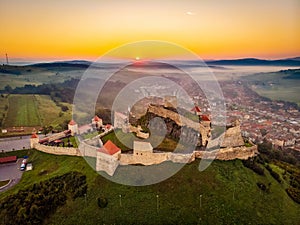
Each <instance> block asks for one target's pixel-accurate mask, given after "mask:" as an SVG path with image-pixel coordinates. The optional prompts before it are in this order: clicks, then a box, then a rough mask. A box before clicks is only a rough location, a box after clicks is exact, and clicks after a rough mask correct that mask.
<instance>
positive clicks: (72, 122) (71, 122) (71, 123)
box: [69, 120, 77, 125]
mask: <svg viewBox="0 0 300 225" xmlns="http://www.w3.org/2000/svg"><path fill="white" fill-rule="evenodd" d="M76 124H77V123H76V122H75V121H74V120H71V121H70V122H69V125H76Z"/></svg>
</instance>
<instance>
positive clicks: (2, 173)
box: [0, 159, 23, 180]
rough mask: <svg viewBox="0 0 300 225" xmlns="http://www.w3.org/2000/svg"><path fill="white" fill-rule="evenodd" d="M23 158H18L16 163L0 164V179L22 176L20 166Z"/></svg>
mask: <svg viewBox="0 0 300 225" xmlns="http://www.w3.org/2000/svg"><path fill="white" fill-rule="evenodd" d="M22 160H23V159H18V160H17V162H16V163H4V164H1V165H0V180H10V179H17V178H21V177H22V173H23V172H22V171H20V166H21V164H22Z"/></svg>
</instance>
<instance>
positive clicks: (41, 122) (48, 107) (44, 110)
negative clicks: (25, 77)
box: [0, 94, 72, 128]
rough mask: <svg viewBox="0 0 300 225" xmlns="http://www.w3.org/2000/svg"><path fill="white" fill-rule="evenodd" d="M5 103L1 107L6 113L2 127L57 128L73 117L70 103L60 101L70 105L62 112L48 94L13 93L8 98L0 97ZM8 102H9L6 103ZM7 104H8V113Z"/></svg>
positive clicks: (0, 109) (3, 112)
mask: <svg viewBox="0 0 300 225" xmlns="http://www.w3.org/2000/svg"><path fill="white" fill-rule="evenodd" d="M0 101H1V103H2V102H3V105H1V107H0V111H1V112H2V114H1V116H3V114H4V116H5V117H4V120H3V124H2V127H21V126H22V127H36V126H52V127H54V128H56V127H57V126H58V125H59V124H61V123H63V122H64V121H65V120H70V119H71V113H72V106H71V104H68V103H60V104H61V105H65V106H67V107H68V110H67V111H65V112H62V110H61V107H59V106H57V105H56V104H55V103H54V102H53V100H52V99H51V98H50V96H48V95H30V94H29V95H25V94H22V95H21V94H11V95H9V96H8V98H2V97H1V98H0ZM6 102H7V104H6ZM5 105H7V106H8V110H7V113H6V111H5V108H4V107H5Z"/></svg>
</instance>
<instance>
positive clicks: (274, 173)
mask: <svg viewBox="0 0 300 225" xmlns="http://www.w3.org/2000/svg"><path fill="white" fill-rule="evenodd" d="M266 169H267V170H268V171H269V172H270V174H271V176H272V177H273V178H274V179H275V180H277V182H278V183H280V184H281V183H282V180H281V178H280V175H279V174H278V173H276V172H275V171H273V170H272V168H271V167H270V166H269V165H266Z"/></svg>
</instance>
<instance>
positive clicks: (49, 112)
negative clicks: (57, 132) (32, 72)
mask: <svg viewBox="0 0 300 225" xmlns="http://www.w3.org/2000/svg"><path fill="white" fill-rule="evenodd" d="M35 98H36V101H37V107H38V111H39V114H40V117H41V124H42V125H43V126H45V125H47V126H49V125H51V126H53V127H56V126H58V125H59V124H60V123H62V122H63V121H65V120H71V117H72V115H71V114H72V105H71V104H68V103H62V102H60V104H62V105H65V106H67V107H68V108H69V110H67V111H66V112H62V111H61V108H60V107H59V106H57V105H56V104H55V102H53V100H52V99H51V98H50V96H48V95H35Z"/></svg>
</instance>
